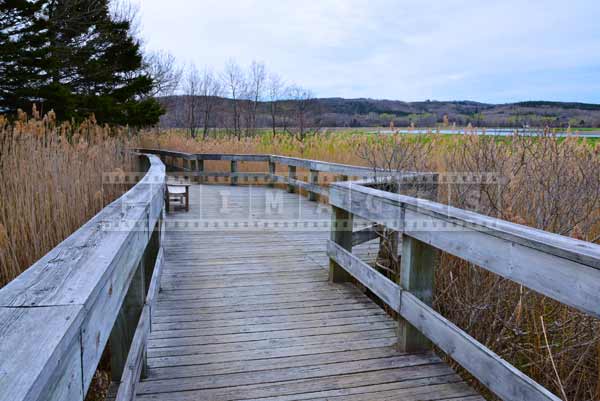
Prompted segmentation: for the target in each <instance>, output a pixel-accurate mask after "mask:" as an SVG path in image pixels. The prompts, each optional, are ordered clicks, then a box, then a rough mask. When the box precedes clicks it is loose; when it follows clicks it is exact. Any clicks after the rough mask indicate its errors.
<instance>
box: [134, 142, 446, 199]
mask: <svg viewBox="0 0 600 401" xmlns="http://www.w3.org/2000/svg"><path fill="white" fill-rule="evenodd" d="M136 151H138V152H142V153H148V154H154V155H157V156H159V157H160V158H161V160H162V161H163V163H164V164H165V165H167V166H168V167H169V168H170V169H172V170H174V171H180V172H181V173H182V175H183V176H184V177H186V178H189V179H193V180H195V181H197V182H206V181H207V180H208V179H209V178H214V179H216V180H217V182H218V180H219V179H223V180H224V181H226V182H229V184H230V185H238V184H239V183H252V182H263V183H266V184H268V185H271V186H273V185H274V184H284V185H286V186H287V191H288V192H290V193H294V192H295V191H297V190H304V191H306V192H307V194H308V198H309V199H310V200H313V201H315V200H318V199H319V197H324V198H328V197H329V188H328V187H329V184H330V183H331V182H336V181H348V180H349V179H361V180H364V179H367V180H368V179H372V178H373V177H374V176H378V175H379V176H389V175H390V174H392V173H391V172H390V171H389V170H383V169H376V168H373V167H362V166H353V165H348V164H340V163H330V162H323V161H319V160H309V159H302V158H298V157H288V156H279V155H266V154H206V153H185V152H175V151H169V150H162V149H147V148H143V149H136ZM205 161H228V162H229V163H230V170H229V171H225V172H222V171H219V172H214V171H212V172H211V171H207V169H205V163H204V162H205ZM242 162H264V163H267V166H266V167H267V169H266V170H267V172H264V173H262V172H250V173H247V172H240V171H239V163H242ZM277 165H282V166H287V175H278V174H277V173H276V171H277ZM298 169H304V170H306V171H308V174H307V176H306V177H305V179H304V180H302V179H300V178H302V177H299V176H298ZM320 173H326V174H333V175H335V179H333V180H328V179H327V177H324V178H325V179H323V180H322V179H320ZM436 177H437V175H436V174H432V173H415V172H406V171H403V172H397V173H395V178H396V179H400V180H403V181H404V182H405V183H407V184H411V183H416V182H420V181H423V180H426V181H427V182H429V183H431V182H433V181H435V180H436Z"/></svg>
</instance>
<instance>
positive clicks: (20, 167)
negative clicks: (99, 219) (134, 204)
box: [0, 109, 132, 287]
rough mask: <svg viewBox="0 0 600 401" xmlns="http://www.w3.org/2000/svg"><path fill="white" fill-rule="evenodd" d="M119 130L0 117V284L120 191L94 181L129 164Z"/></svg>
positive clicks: (22, 116)
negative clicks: (12, 119) (11, 121)
mask: <svg viewBox="0 0 600 401" xmlns="http://www.w3.org/2000/svg"><path fill="white" fill-rule="evenodd" d="M127 143H128V140H127V137H126V134H125V131H124V130H122V129H113V128H110V127H107V126H100V125H98V124H96V123H95V121H94V120H93V118H92V119H90V120H87V121H84V122H83V123H81V124H77V125H76V124H72V123H63V124H57V123H56V121H55V117H54V114H53V113H52V112H50V113H49V114H48V115H46V116H44V117H43V118H42V117H41V116H39V115H38V113H37V112H36V110H35V109H34V111H33V115H32V117H31V118H28V116H27V115H26V114H25V113H22V112H21V113H20V115H19V119H18V120H17V121H15V122H14V123H10V122H9V121H8V120H7V119H6V118H4V117H2V116H0V287H2V286H3V285H5V284H6V283H7V282H9V281H10V280H12V279H13V278H15V277H16V276H17V275H19V274H20V273H21V272H22V271H23V270H24V269H26V268H27V267H29V266H30V265H31V264H33V263H34V262H35V261H36V260H38V259H39V258H40V257H42V256H43V255H44V254H45V253H47V252H48V251H49V250H50V249H52V248H53V247H54V246H56V245H57V244H58V243H60V242H61V241H62V240H63V239H65V238H66V237H67V236H68V235H69V234H71V233H72V232H74V231H75V230H76V229H77V228H78V227H80V226H81V225H82V224H83V223H85V222H86V221H87V220H89V219H90V218H91V217H92V216H93V215H94V214H96V213H97V212H98V211H99V210H100V209H102V208H103V207H104V206H105V205H106V204H107V203H109V202H110V201H112V200H113V199H115V198H116V197H117V196H118V195H119V194H121V193H122V192H123V190H124V188H123V187H120V186H117V185H104V186H103V185H102V174H103V172H110V171H115V169H122V170H124V171H129V169H130V168H131V167H132V164H131V162H132V160H131V155H130V154H129V153H127V152H126V151H125V150H126V145H127Z"/></svg>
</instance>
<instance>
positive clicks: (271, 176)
mask: <svg viewBox="0 0 600 401" xmlns="http://www.w3.org/2000/svg"><path fill="white" fill-rule="evenodd" d="M276 170H277V167H276V165H275V162H272V161H270V160H269V187H270V188H273V187H274V183H275V171H276Z"/></svg>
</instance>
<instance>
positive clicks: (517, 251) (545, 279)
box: [330, 183, 600, 317]
mask: <svg viewBox="0 0 600 401" xmlns="http://www.w3.org/2000/svg"><path fill="white" fill-rule="evenodd" d="M330 202H331V204H332V205H334V206H337V207H339V208H342V209H345V210H348V211H350V212H352V213H353V214H355V215H357V216H360V217H363V218H365V219H368V220H371V221H374V222H376V223H378V224H382V225H385V226H386V227H388V228H391V229H394V230H397V231H400V232H403V233H404V234H406V235H408V236H410V237H413V238H416V239H418V240H419V241H422V242H424V243H427V244H429V245H431V246H433V247H435V248H437V249H440V250H442V251H445V252H448V253H450V254H452V255H455V256H457V257H459V258H462V259H465V260H467V261H469V262H472V263H474V264H476V265H478V266H480V267H482V268H484V269H487V270H490V271H492V272H494V273H496V274H499V275H501V276H503V277H506V278H508V279H511V280H513V281H515V282H517V283H519V284H523V285H524V286H526V287H529V288H531V289H533V290H535V291H537V292H539V293H541V294H543V295H546V296H548V297H550V298H553V299H555V300H557V301H559V302H562V303H564V304H567V305H569V306H572V307H574V308H577V309H579V310H581V311H584V312H586V313H588V314H590V315H593V316H596V317H600V309H599V308H598V305H600V270H599V267H600V245H596V244H591V243H587V242H584V241H579V240H575V239H572V238H567V237H564V236H560V235H556V234H552V233H548V232H544V231H540V230H536V229H533V228H529V227H525V226H521V225H518V224H514V223H509V222H506V221H502V220H498V219H494V218H491V217H487V216H482V215H479V214H477V213H473V212H468V211H465V210H461V209H456V208H453V207H450V206H447V205H442V204H439V203H435V202H431V201H427V200H423V199H417V198H411V197H407V196H403V195H398V194H393V193H389V192H383V191H378V190H375V189H373V188H367V187H365V186H362V185H356V184H353V183H334V184H332V185H331V186H330Z"/></svg>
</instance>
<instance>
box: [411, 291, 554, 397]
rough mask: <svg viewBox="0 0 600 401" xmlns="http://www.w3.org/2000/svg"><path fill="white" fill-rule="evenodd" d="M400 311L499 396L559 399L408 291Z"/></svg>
mask: <svg viewBox="0 0 600 401" xmlns="http://www.w3.org/2000/svg"><path fill="white" fill-rule="evenodd" d="M400 313H401V315H402V316H403V317H404V318H405V319H406V320H408V321H409V322H410V323H411V324H412V325H413V326H414V327H416V328H417V329H418V330H419V331H420V332H422V333H424V334H425V335H426V336H427V337H428V338H429V339H430V340H431V341H432V342H433V343H434V344H435V345H437V346H438V347H440V348H441V349H442V350H443V351H444V352H446V353H447V354H448V355H449V356H450V357H451V358H452V359H454V360H455V361H457V362H458V363H460V364H461V366H463V367H464V368H465V369H467V370H468V371H469V372H470V373H471V374H472V375H473V376H475V377H476V378H477V379H478V380H479V381H480V382H481V383H482V384H484V385H485V386H486V387H487V388H489V389H490V390H491V391H492V392H494V393H495V394H496V395H498V396H499V397H500V398H501V399H503V400H512V401H542V400H543V401H559V400H560V398H558V397H556V396H555V395H554V394H552V393H551V392H549V391H548V390H546V389H545V388H544V387H542V386H540V385H539V384H537V383H536V382H535V381H533V380H532V379H530V378H529V377H527V376H526V375H525V374H523V373H522V372H521V371H520V370H518V369H516V368H515V367H513V366H512V365H510V364H509V363H508V362H506V361H505V360H503V359H502V358H500V357H499V356H498V355H496V354H495V353H493V352H492V351H491V350H489V349H488V348H486V347H485V346H483V345H482V344H481V343H479V342H478V341H477V340H475V339H474V338H472V337H471V336H469V335H468V334H466V333H465V332H464V331H462V330H461V329H460V328H458V327H456V326H455V325H454V324H452V323H451V322H449V321H448V320H447V319H445V318H444V317H443V316H441V315H440V314H439V313H437V312H435V311H434V310H433V309H431V308H430V307H429V306H428V305H426V304H425V303H424V302H422V301H420V300H419V299H418V298H417V297H415V296H414V295H412V294H410V293H409V292H407V291H404V292H403V293H402V302H401V309H400Z"/></svg>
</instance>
